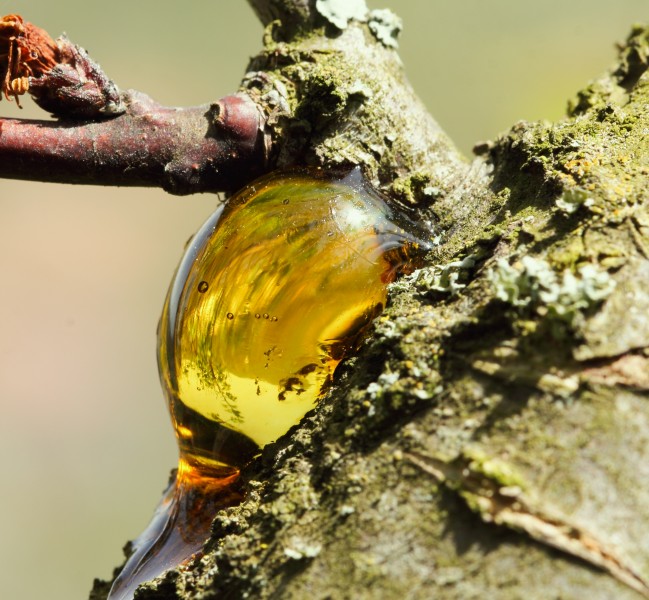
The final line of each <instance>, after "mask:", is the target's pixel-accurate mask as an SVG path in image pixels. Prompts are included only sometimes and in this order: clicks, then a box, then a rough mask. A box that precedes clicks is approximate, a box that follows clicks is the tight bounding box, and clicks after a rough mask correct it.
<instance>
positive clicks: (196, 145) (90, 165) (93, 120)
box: [0, 15, 267, 194]
mask: <svg viewBox="0 0 649 600" xmlns="http://www.w3.org/2000/svg"><path fill="white" fill-rule="evenodd" d="M0 83H1V85H2V89H1V91H2V93H3V94H4V96H5V97H6V98H7V99H12V98H13V99H15V100H16V101H18V97H19V95H21V94H24V93H26V92H29V93H30V94H31V95H32V96H33V97H34V99H35V101H36V102H37V103H38V104H39V105H40V106H41V107H42V108H44V109H45V110H48V111H50V112H52V113H53V114H54V115H55V116H57V117H59V118H60V119H61V120H60V121H57V122H49V121H27V120H20V119H0V177H6V178H13V179H29V180H36V181H48V182H57V183H82V184H96V185H122V186H125V185H129V186H159V187H162V188H163V189H165V190H166V191H168V192H170V193H173V194H191V193H195V192H205V191H221V190H230V189H233V188H236V187H238V186H240V185H241V184H242V183H243V182H244V181H247V180H249V179H250V177H251V176H254V175H256V174H259V173H260V172H261V171H262V170H263V168H264V166H265V164H266V154H267V148H266V143H265V140H264V134H263V121H264V118H263V115H262V112H261V111H260V110H259V109H258V108H257V105H256V104H255V103H254V102H253V101H252V100H251V99H250V98H249V96H247V95H245V94H236V95H232V96H226V97H225V98H223V99H221V100H220V101H218V102H215V103H212V104H210V105H204V106H198V107H192V108H167V107H164V106H161V105H160V104H158V103H156V102H154V101H153V100H152V99H151V98H149V97H148V96H146V95H144V94H141V93H139V92H135V91H127V92H124V93H120V92H119V90H118V88H117V86H116V85H115V84H114V83H113V82H112V81H111V80H110V79H109V78H108V77H107V76H106V75H105V74H104V73H103V71H102V70H101V68H100V67H99V65H97V64H96V63H95V62H94V61H92V59H91V58H90V57H89V56H88V54H87V53H86V52H85V50H83V49H82V48H80V47H78V46H76V45H74V44H72V43H71V42H70V41H69V40H68V39H67V38H65V37H62V38H59V39H58V40H57V41H56V42H54V41H53V40H52V39H51V38H50V37H49V35H48V34H47V32H45V31H43V30H42V29H40V28H38V27H35V26H34V25H32V24H31V23H26V22H25V21H24V20H23V19H22V18H21V17H20V16H18V15H8V16H6V17H3V18H2V19H0Z"/></svg>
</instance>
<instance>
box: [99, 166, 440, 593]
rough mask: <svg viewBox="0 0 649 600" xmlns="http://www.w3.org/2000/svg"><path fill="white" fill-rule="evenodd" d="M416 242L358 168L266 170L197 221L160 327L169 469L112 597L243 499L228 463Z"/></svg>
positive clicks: (340, 338)
mask: <svg viewBox="0 0 649 600" xmlns="http://www.w3.org/2000/svg"><path fill="white" fill-rule="evenodd" d="M428 247H429V245H428V243H427V242H424V241H422V240H421V234H420V233H419V232H418V228H417V227H416V226H415V225H414V224H413V223H412V222H410V221H408V220H407V219H405V217H403V216H402V215H400V214H399V213H396V212H395V211H394V210H393V209H392V208H391V207H390V205H389V203H388V201H386V200H385V199H384V198H383V197H382V196H380V195H379V194H377V193H376V192H375V191H374V190H373V189H372V188H371V187H370V186H369V185H368V184H367V182H366V181H365V180H364V179H363V178H362V176H361V175H360V171H358V170H356V171H352V172H351V173H347V174H346V175H342V174H336V173H323V172H322V171H305V170H302V171H297V170H295V171H289V172H284V173H282V172H278V173H274V174H272V175H269V176H267V177H264V178H262V179H260V180H257V181H255V182H253V183H252V184H251V185H249V186H248V187H246V188H244V189H243V190H241V191H240V192H239V193H238V194H236V195H234V196H233V197H232V198H230V200H229V201H228V203H227V205H226V206H225V207H223V206H221V207H220V208H219V209H218V210H217V211H216V212H215V213H214V214H213V215H212V216H211V217H210V218H209V219H208V220H207V222H206V223H205V224H204V225H203V227H202V228H201V229H200V230H199V232H198V233H197V234H196V235H195V236H194V238H193V239H192V241H191V243H190V244H188V246H187V249H186V252H185V256H184V257H183V259H182V261H181V263H180V266H179V267H178V270H177V271H176V275H175V278H174V280H173V282H172V284H171V287H170V289H169V293H168V294H167V299H166V302H165V306H164V309H163V313H162V319H161V320H160V327H159V332H158V361H159V365H160V377H161V380H162V384H163V387H164V389H165V393H166V396H167V400H168V402H169V408H170V412H171V417H172V420H173V424H174V427H175V431H176V438H177V441H178V446H179V449H180V459H179V464H178V471H177V475H176V478H175V480H174V482H173V483H172V484H171V485H170V486H169V488H168V489H167V490H166V492H165V495H164V497H163V499H162V501H161V503H160V506H159V507H158V510H157V511H156V514H155V516H154V518H153V520H152V521H151V524H150V525H149V527H148V528H147V530H146V531H145V532H144V533H143V534H142V536H140V537H139V538H138V539H137V540H135V542H134V544H133V550H134V552H133V554H131V556H130V557H129V559H128V561H127V563H126V565H125V567H124V569H123V570H122V572H121V573H120V575H119V576H118V577H117V579H116V580H115V582H114V584H113V586H112V588H111V591H110V593H109V599H110V600H124V599H125V598H131V597H132V595H133V591H134V590H135V588H136V587H137V585H138V584H139V583H141V582H143V581H145V580H148V579H151V578H153V577H155V576H157V575H159V574H160V573H162V572H163V571H164V570H166V569H168V568H169V567H170V566H172V565H175V564H179V563H181V562H183V561H184V560H186V559H187V558H188V557H189V556H191V555H192V554H193V553H195V552H197V551H198V550H200V548H201V547H202V545H203V543H204V541H205V539H207V537H208V535H209V530H210V524H211V522H212V519H213V517H214V514H215V513H216V512H217V511H218V510H219V509H221V508H224V507H227V506H232V505H233V504H236V503H238V502H239V501H240V500H241V496H240V495H239V493H238V491H237V490H236V489H235V488H233V487H232V484H233V483H234V481H235V480H236V479H237V476H238V469H239V468H240V467H241V466H243V465H244V464H246V463H247V462H248V461H249V460H250V459H251V458H252V457H253V456H255V455H256V454H257V453H258V452H259V450H260V448H262V447H263V446H264V445H265V444H267V443H268V442H270V441H273V440H276V439H277V438H278V437H280V436H281V435H283V434H284V433H285V432H286V431H287V430H288V429H289V428H290V427H291V426H293V425H295V424H296V423H298V422H299V421H300V419H301V418H302V417H303V416H304V414H305V413H306V412H307V411H309V410H310V409H311V408H313V407H314V406H315V404H316V402H317V401H318V399H319V398H320V397H321V395H322V394H323V391H324V390H325V389H327V387H328V386H329V385H330V383H331V381H332V379H333V374H334V369H335V368H336V365H338V363H339V362H340V361H341V360H342V359H343V358H344V357H345V356H347V355H348V354H350V353H351V352H353V351H354V350H355V349H356V348H357V347H358V344H359V342H360V340H361V339H362V337H363V335H364V334H365V332H366V331H367V329H368V327H369V325H370V323H371V322H372V319H374V317H376V316H377V315H378V314H379V313H380V312H381V310H382V308H383V306H384V305H385V301H386V298H387V286H388V283H389V282H391V281H393V280H394V278H395V277H396V275H397V274H398V273H399V272H404V271H405V272H407V271H410V270H412V269H413V268H414V266H416V264H417V261H418V260H419V258H420V257H421V255H422V254H423V253H424V252H425V251H426V250H427V249H428ZM208 282H209V284H208ZM255 307H264V310H266V311H267V312H264V313H263V317H264V318H263V319H261V316H262V315H260V313H258V312H253V309H254V308H255ZM235 314H236V315H237V318H236V319H234V315H235ZM252 315H254V318H251V316H252ZM271 315H272V318H271ZM278 321H279V323H281V326H272V327H269V323H276V322H278Z"/></svg>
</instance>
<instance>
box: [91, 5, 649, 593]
mask: <svg viewBox="0 0 649 600" xmlns="http://www.w3.org/2000/svg"><path fill="white" fill-rule="evenodd" d="M253 4H255V5H263V7H264V9H263V10H262V11H260V14H261V15H262V16H263V17H264V19H265V22H266V23H267V30H266V35H265V46H264V49H263V51H262V52H261V53H260V55H259V56H257V57H256V58H254V59H253V61H252V63H251V65H250V69H249V72H248V74H247V75H246V77H245V79H244V81H243V84H242V90H243V91H245V92H246V93H248V94H250V95H251V96H252V97H253V99H254V100H255V101H256V102H257V103H258V105H259V106H260V107H261V108H262V110H263V111H264V112H265V114H266V115H267V116H268V117H269V118H268V125H267V131H266V135H267V136H268V139H269V140H270V147H271V152H270V157H271V158H270V163H271V164H273V165H277V166H282V165H286V164H292V163H294V162H296V157H298V156H299V157H302V159H303V160H305V161H306V162H308V163H312V164H319V165H322V166H325V167H331V166H337V165H341V164H346V165H356V164H359V165H362V166H363V167H364V168H365V169H366V170H367V172H368V173H369V174H370V176H371V177H372V179H373V180H374V182H375V183H376V184H377V185H378V186H380V187H382V188H383V189H384V190H385V191H387V192H388V193H391V194H392V195H393V196H395V197H396V198H397V199H398V200H399V201H401V203H402V204H403V205H404V206H406V207H410V209H411V210H412V211H413V212H414V211H418V213H419V215H420V218H422V219H424V220H426V221H427V222H429V223H430V224H431V228H432V231H433V236H434V237H435V239H436V242H437V245H436V247H435V249H434V250H433V251H432V252H431V255H430V257H429V264H428V266H426V267H425V268H423V269H422V270H420V271H418V272H416V273H414V274H413V275H411V276H409V277H407V278H404V279H402V280H401V281H399V282H397V283H396V284H394V285H393V287H392V290H391V295H390V302H389V306H388V307H387V309H386V311H385V312H384V313H383V315H382V316H381V317H380V318H379V319H378V320H377V322H376V325H375V329H374V332H373V335H372V336H371V338H370V339H369V340H368V341H367V342H366V343H365V345H364V347H363V348H362V349H361V352H360V353H359V355H358V356H357V357H355V358H354V359H352V360H348V361H346V362H345V363H344V365H343V366H342V367H341V368H340V369H339V371H338V373H337V381H336V386H335V387H334V388H333V389H332V390H331V391H330V393H329V394H328V396H327V397H326V398H325V399H324V400H323V401H322V402H321V403H320V405H319V406H318V407H317V409H316V410H315V411H313V413H311V414H310V415H309V416H308V417H307V418H305V419H304V421H303V422H302V423H301V424H300V425H299V426H297V427H295V428H293V429H292V430H291V431H290V432H289V433H288V434H287V435H286V436H284V437H283V438H282V439H280V440H279V441H278V442H277V443H275V444H272V445H270V446H268V447H266V448H265V449H264V452H263V455H262V456H261V458H260V459H258V460H256V461H255V462H253V463H252V464H251V465H249V466H248V467H247V468H246V470H245V471H244V473H243V477H242V480H241V483H240V485H241V488H242V491H243V492H244V493H245V500H244V501H243V503H242V504H241V505H239V506H236V507H233V508H230V509H227V510H224V511H222V512H221V513H219V515H218V516H217V518H216V520H215V522H214V525H213V532H212V538H211V540H210V541H209V542H208V544H207V546H206V549H205V554H204V556H203V557H201V558H197V559H196V560H194V561H193V562H192V563H191V564H190V565H188V566H187V567H185V568H182V569H177V570H172V571H170V572H168V573H167V574H166V575H165V576H163V577H162V578H161V579H160V580H157V581H155V582H152V583H149V584H145V585H144V586H143V587H142V588H141V589H140V591H139V592H138V594H137V596H136V597H137V598H138V599H139V600H142V599H154V598H156V599H162V598H164V599H172V598H174V599H179V598H182V599H185V600H187V599H192V598H201V599H202V600H207V599H210V598H223V597H228V598H245V597H251V598H279V597H281V598H305V597H318V598H349V597H353V598H358V599H363V598H379V597H380V598H402V597H408V598H431V597H434V598H437V599H451V598H453V599H455V598H457V599H460V598H461V599H467V598H473V597H484V596H493V597H498V598H512V599H513V598H521V597H525V598H548V597H564V598H581V597H589V598H601V599H604V598H611V597H615V598H629V599H631V598H639V597H649V583H648V582H649V560H648V558H647V557H648V556H649V552H647V550H649V548H647V544H648V542H647V540H649V536H647V535H646V532H647V531H648V530H649V513H648V512H647V510H646V508H645V507H646V506H649V486H647V484H646V482H647V481H649V477H647V475H648V473H647V472H646V471H647V466H646V465H649V456H647V454H648V452H649V451H648V450H647V448H649V444H648V443H647V442H649V440H648V439H647V437H648V436H649V409H648V408H647V403H646V399H647V392H648V391H649V382H648V380H647V376H646V373H647V367H648V366H649V364H648V363H649V357H648V356H649V351H648V345H647V340H648V338H649V333H648V332H649V325H648V323H649V320H648V319H647V318H646V314H647V313H646V308H647V307H648V304H649V300H648V298H647V293H646V283H645V281H646V278H645V275H646V274H647V272H648V270H647V269H649V251H648V248H649V246H648V244H649V240H648V236H649V216H648V213H647V210H648V201H649V200H648V198H647V194H646V191H645V189H646V176H647V173H648V172H649V171H648V169H649V165H648V161H649V148H647V142H646V134H645V132H646V131H647V128H648V127H649V112H648V109H647V107H648V106H649V102H648V101H647V98H648V96H649V78H648V77H647V75H646V70H647V66H648V64H647V57H648V56H649V30H647V29H644V28H635V29H634V30H633V31H632V34H631V36H630V38H629V41H628V43H627V45H626V46H625V47H624V48H622V49H621V51H620V58H619V62H618V65H617V66H616V67H615V68H614V69H613V70H612V71H611V72H610V73H608V74H606V75H605V76H603V77H602V78H601V79H600V80H599V81H598V82H597V83H595V84H593V85H592V86H590V87H589V88H588V89H587V90H585V91H583V92H581V93H579V95H578V99H577V101H575V102H574V103H573V105H572V108H571V110H570V114H569V116H568V117H567V118H566V119H564V120H563V121H560V122H558V123H554V124H548V123H519V124H517V125H515V126H514V127H513V128H512V129H511V130H510V131H509V132H508V133H506V134H505V135H503V136H501V137H500V138H498V139H497V140H495V141H494V142H492V143H489V144H483V145H481V147H480V148H479V149H478V152H479V155H478V156H477V158H476V159H475V160H474V161H473V163H471V164H469V163H467V162H465V161H463V160H462V159H461V158H460V157H459V155H458V153H457V152H456V151H455V150H454V148H453V146H452V144H451V143H450V142H449V140H448V139H447V138H446V136H445V135H444V134H443V133H442V132H441V131H440V130H439V128H438V127H437V125H436V124H435V123H434V121H433V120H432V118H430V117H429V116H428V115H427V113H426V111H425V109H424V108H423V107H422V106H421V104H420V103H419V101H418V100H417V99H416V97H415V95H414V94H413V92H412V91H411V89H410V87H409V86H408V84H407V81H406V80H405V77H404V75H403V70H402V67H401V65H400V64H399V61H398V57H397V55H396V53H395V51H394V50H392V49H389V48H386V47H385V46H383V45H381V44H380V43H378V42H377V41H376V39H375V38H374V36H373V35H372V33H371V31H370V30H369V29H368V26H367V23H363V22H358V21H350V22H349V24H348V26H347V27H346V28H345V29H344V31H341V30H332V29H331V27H332V25H331V24H327V23H325V22H322V21H321V20H319V18H318V16H317V15H315V14H313V13H312V12H309V10H313V6H312V4H313V3H299V2H296V3H293V4H292V7H293V12H291V13H286V14H288V15H289V16H290V18H288V19H287V20H286V21H285V22H284V23H283V24H280V23H278V22H277V21H276V19H277V18H278V17H281V16H282V14H283V13H282V10H283V7H285V6H286V5H287V4H290V3H286V2H281V1H279V0H277V1H276V2H267V3H262V2H261V1H260V2H254V3H253ZM296 7H297V8H296ZM297 9H300V10H297ZM296 11H297V12H296ZM526 257H527V259H528V260H526ZM529 258H532V259H534V261H536V263H532V262H530V261H529ZM533 264H536V267H533V266H530V265H533ZM539 265H542V268H541V267H539ZM586 267H588V269H590V270H588V269H587V270H586V271H585V270H584V268H586ZM499 269H500V270H501V271H502V270H506V269H510V271H509V274H510V275H511V277H510V280H509V281H510V284H511V285H516V286H518V287H517V289H516V295H515V296H513V295H512V296H508V295H507V294H505V293H503V292H502V285H503V283H502V281H503V279H502V277H503V275H502V273H501V274H500V275H499ZM534 269H536V271H534ZM533 272H534V273H536V275H534V276H533ZM451 275H452V277H451ZM518 276H520V278H519V279H516V277H518ZM525 277H527V279H525ZM534 277H536V279H534ZM588 277H592V278H597V277H600V278H601V281H602V282H603V283H602V284H601V287H599V288H597V287H596V286H595V284H594V283H593V281H591V280H589V279H588ZM571 278H572V279H571ZM525 281H526V282H527V283H524V282H525ZM598 281H600V279H598ZM607 281H611V282H614V284H612V285H608V284H607V283H606V282H607ZM530 282H531V283H530ZM575 282H576V283H575ZM499 286H500V287H499ZM526 286H527V287H526ZM535 286H536V287H535ZM553 286H554V287H553ZM579 286H581V287H579ZM588 286H591V287H588ZM593 286H595V288H593ZM575 289H576V290H577V291H576V292H575V291H574V290H575ZM593 289H594V291H593ZM589 290H590V291H589ZM550 292H552V293H550ZM573 292H574V293H573ZM591 292H592V293H591ZM580 293H581V294H582V295H581V296H579V294H580ZM571 294H572V295H571ZM575 294H577V295H576V296H575ZM598 294H599V295H598ZM514 297H515V298H517V299H520V301H518V300H517V301H514V300H512V299H511V298H514ZM566 298H569V299H572V300H570V302H573V303H572V304H570V305H569V306H568V305H567V304H566V303H567V302H568V300H566ZM574 298H577V300H574ZM567 306H568V308H566V307H567ZM567 311H569V312H567ZM567 314H568V317H566V315H567ZM101 593H102V592H101V590H100V587H99V586H97V588H96V591H95V595H94V596H93V597H94V598H100V597H102V595H101Z"/></svg>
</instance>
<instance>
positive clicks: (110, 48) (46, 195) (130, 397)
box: [0, 0, 647, 600]
mask: <svg viewBox="0 0 649 600" xmlns="http://www.w3.org/2000/svg"><path fill="white" fill-rule="evenodd" d="M385 6H389V7H390V8H392V9H393V10H395V12H397V13H398V14H400V15H401V16H402V18H403V20H404V32H403V34H402V38H401V50H400V52H401V57H402V59H403V62H404V63H405V66H406V69H407V71H408V74H409V77H410V79H411V81H412V83H413V85H414V87H415V89H416V90H417V91H418V92H419V94H420V95H421V96H422V97H423V99H424V102H425V103H426V105H427V106H428V108H429V109H430V110H431V112H432V114H433V115H434V116H435V117H436V119H437V120H438V121H439V122H440V123H441V125H442V126H443V127H444V129H446V131H447V132H448V133H449V134H450V136H451V137H452V138H453V139H454V140H455V141H456V143H457V144H458V145H459V147H460V148H461V149H462V150H463V151H464V152H465V153H467V154H468V153H469V152H470V148H471V147H472V145H473V144H474V143H475V142H476V141H478V140H484V139H490V138H493V137H494V136H495V135H496V134H497V133H498V132H500V131H503V130H506V129H507V128H508V127H509V126H511V125H512V124H513V123H515V122H516V121H517V120H520V119H526V120H534V119H558V118H560V117H561V116H562V114H563V111H564V108H565V105H566V101H567V99H568V98H569V97H571V96H572V95H573V94H574V93H575V92H576V91H577V90H578V89H579V88H580V87H581V86H583V85H584V84H586V83H587V82H588V80H589V79H591V78H594V77H596V76H597V75H598V74H599V73H601V72H602V71H603V70H604V69H605V68H606V67H607V66H609V65H610V64H611V63H612V61H613V60H614V56H615V51H614V47H613V46H614V42H616V41H620V40H623V39H624V38H625V36H626V34H627V32H628V31H629V29H630V25H631V24H632V23H634V22H638V21H643V20H646V17H647V2H646V0H618V1H617V2H610V0H572V1H570V2H566V1H565V0H545V1H544V2H535V3H532V2H521V1H520V0H492V1H485V0H457V1H455V2H448V1H438V2H423V1H421V0H399V1H397V0H393V1H392V2H391V3H390V2H389V1H388V0H385V2H378V1H374V2H370V7H371V8H383V7H385ZM12 12H17V13H20V14H22V15H23V16H24V17H25V18H26V19H28V20H30V21H32V22H34V23H36V24H38V25H40V26H42V27H44V28H46V29H47V30H48V31H49V32H50V33H51V34H53V35H58V34H59V33H60V32H63V31H66V32H67V33H68V35H69V36H70V37H71V39H72V40H74V41H75V42H76V43H79V44H81V45H83V46H85V47H86V48H87V49H88V50H89V51H90V53H91V55H92V56H93V57H94V58H95V59H96V60H98V61H99V62H100V63H101V64H102V66H103V67H104V69H105V70H106V72H107V73H108V74H109V75H110V76H111V77H113V78H114V79H115V80H116V82H117V83H118V84H119V85H120V87H122V88H123V89H125V88H129V87H134V88H138V89H140V90H142V91H145V92H148V93H149V94H150V95H152V96H153V97H154V98H156V99H157V100H159V101H161V102H163V103H166V104H170V105H185V104H198V103H203V102H206V101H209V100H212V99H216V98H218V97H220V96H222V95H225V94H227V93H229V92H232V91H234V90H235V88H236V86H237V84H238V81H239V78H240V77H241V75H242V73H243V72H244V69H245V66H246V63H247V60H248V57H249V56H251V55H253V54H254V53H255V52H256V51H257V50H258V49H259V48H260V43H261V42H260V40H261V35H262V30H261V27H260V25H259V24H258V23H257V22H256V20H255V18H254V15H253V14H252V11H251V10H250V9H249V8H248V5H247V3H246V2H245V1H244V0H228V1H227V2H226V1H225V0H221V1H214V2H196V1H193V2H192V1H189V2H187V1H186V2H183V3H180V2H169V1H166V0H158V1H156V2H153V1H150V0H139V1H138V2H133V1H132V0H129V1H126V0H112V1H111V2H110V3H106V2H101V3H100V2H91V3H89V2H87V1H85V0H84V1H82V0H61V1H60V2H52V1H51V0H47V1H46V0H14V1H13V2H9V1H7V0H0V14H6V13H12ZM25 105H26V108H25V109H24V110H22V111H19V110H18V109H17V108H16V106H15V105H14V104H10V103H8V102H2V103H0V114H2V115H3V116H24V117H40V116H41V113H39V112H38V110H37V109H35V108H34V107H33V105H31V104H30V103H29V102H28V101H25ZM214 204H215V198H214V197H213V196H209V195H200V196H194V197H191V198H174V197H171V196H167V195H166V194H165V193H163V192H162V191H159V190H132V189H116V188H115V189H108V188H90V187H71V186H56V185H45V184H28V183H22V182H13V181H7V180H2V181H0V273H1V283H0V286H1V288H0V290H1V294H0V331H1V332H2V334H1V335H0V408H1V414H2V416H1V418H0V472H1V474H2V484H1V485H2V488H1V489H0V597H2V598H8V599H9V598H10V599H12V600H23V599H25V600H33V599H41V598H47V599H48V600H71V599H74V598H86V597H87V593H88V590H89V589H90V587H91V584H92V579H93V577H95V576H99V577H103V578H105V577H108V576H109V575H110V573H111V570H112V568H113V567H114V566H115V565H117V564H118V563H119V562H120V560H121V547H122V545H123V544H124V543H125V542H126V540H127V539H129V538H132V537H134V536H136V535H137V534H138V533H139V532H140V531H141V530H142V529H143V528H144V526H145V525H146V524H147V522H148V520H149V518H150V516H151V514H152V511H153V508H154V506H155V504H156V502H157V500H158V498H159V496H160V493H161V490H162V488H163V487H164V484H165V482H166V480H167V475H168V471H169V469H171V468H172V467H173V466H174V464H175V461H176V452H175V441H174V439H173V434H172V431H171V427H170V425H169V422H168V418H167V414H166V408H165V406H164V404H163V401H162V394H161V391H160V389H159V385H158V375H157V368H156V361H155V329H156V323H157V320H158V316H159V312H160V309H161V306H162V302H163V299H164V295H165V292H166V288H167V286H168V284H169V280H170V278H171V274H172V271H173V269H174V268H175V265H176V263H177V261H178V259H179V258H180V255H181V252H182V248H183V244H184V242H185V241H186V240H187V238H188V237H189V236H190V235H191V234H192V232H193V231H194V230H195V229H196V228H197V227H198V226H199V225H200V223H201V222H202V221H203V219H204V218H206V216H207V215H208V214H209V213H210V212H211V210H212V207H213V206H214Z"/></svg>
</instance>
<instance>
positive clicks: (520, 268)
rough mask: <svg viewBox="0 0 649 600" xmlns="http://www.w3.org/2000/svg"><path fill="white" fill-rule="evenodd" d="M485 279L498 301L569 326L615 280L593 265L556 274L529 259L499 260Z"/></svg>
mask: <svg viewBox="0 0 649 600" xmlns="http://www.w3.org/2000/svg"><path fill="white" fill-rule="evenodd" d="M488 277H489V278H490V279H491V281H492V284H493V286H494V293H495V296H496V298H498V299H499V300H502V301H503V302H506V303H507V304H510V305H511V306H513V307H514V308H516V309H524V310H528V309H531V310H533V311H535V312H536V313H537V314H540V315H542V316H544V317H547V318H548V319H556V320H559V321H563V322H565V323H567V324H569V325H571V326H572V325H575V324H576V321H577V320H578V319H580V318H581V319H583V315H584V313H585V312H588V311H590V310H591V309H592V308H593V307H594V306H597V305H598V304H599V303H601V302H602V301H603V300H605V299H606V298H607V297H608V296H609V295H610V294H611V293H612V291H613V290H614V289H615V280H614V279H613V278H612V277H611V276H610V275H609V274H608V273H607V272H606V271H603V270H600V269H599V268H597V267H595V266H594V265H583V266H581V267H579V269H578V270H577V273H576V274H573V273H572V272H571V271H568V270H566V271H563V273H562V274H560V275H558V274H557V273H556V272H555V271H554V269H553V268H552V267H551V265H550V264H549V263H548V262H547V261H545V260H542V259H538V258H534V257H532V256H523V257H522V258H521V259H520V261H519V262H518V263H517V264H516V265H510V264H509V263H508V262H507V261H506V260H505V259H499V260H498V261H497V263H496V265H495V266H494V267H493V268H492V269H491V270H490V272H489V275H488Z"/></svg>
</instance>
